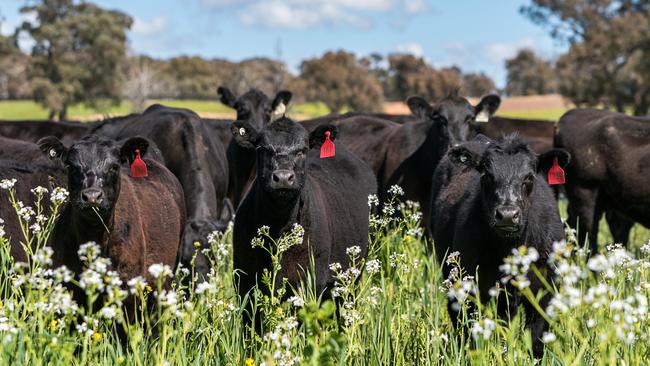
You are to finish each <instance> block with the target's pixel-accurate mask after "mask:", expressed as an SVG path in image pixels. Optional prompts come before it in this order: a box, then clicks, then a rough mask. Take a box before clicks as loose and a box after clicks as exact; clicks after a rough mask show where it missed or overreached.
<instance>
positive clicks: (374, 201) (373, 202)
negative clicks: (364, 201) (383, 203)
mask: <svg viewBox="0 0 650 366" xmlns="http://www.w3.org/2000/svg"><path fill="white" fill-rule="evenodd" d="M377 205H379V198H378V197H377V195H376V194H369V195H368V207H370V208H372V206H377Z"/></svg>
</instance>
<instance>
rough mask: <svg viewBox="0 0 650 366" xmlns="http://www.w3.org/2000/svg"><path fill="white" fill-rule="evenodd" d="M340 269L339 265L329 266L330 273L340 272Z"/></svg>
mask: <svg viewBox="0 0 650 366" xmlns="http://www.w3.org/2000/svg"><path fill="white" fill-rule="evenodd" d="M342 268H343V267H342V266H341V263H338V262H335V263H332V264H330V271H332V272H340V271H341V269H342Z"/></svg>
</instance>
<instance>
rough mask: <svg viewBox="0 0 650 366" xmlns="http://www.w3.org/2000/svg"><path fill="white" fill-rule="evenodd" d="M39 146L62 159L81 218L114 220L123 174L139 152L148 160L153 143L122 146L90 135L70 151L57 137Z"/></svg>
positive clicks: (132, 142) (130, 142)
mask: <svg viewBox="0 0 650 366" xmlns="http://www.w3.org/2000/svg"><path fill="white" fill-rule="evenodd" d="M38 145H39V147H40V148H41V151H43V152H44V153H45V154H47V156H49V157H50V158H51V159H60V160H61V161H62V162H63V164H64V165H65V168H66V170H67V172H68V190H69V192H70V203H71V204H72V206H73V207H74V208H75V209H77V210H78V211H79V212H80V213H81V214H87V215H96V212H97V213H99V214H100V215H101V216H102V218H107V217H109V216H110V214H111V212H112V211H113V208H114V207H115V203H116V202H117V197H118V196H119V194H120V170H121V168H122V167H128V166H129V164H131V163H132V162H133V160H134V159H135V151H136V149H139V150H140V155H141V156H142V157H144V156H145V155H146V154H147V149H148V148H149V141H148V140H146V139H145V138H142V137H132V138H129V139H127V140H124V141H122V142H117V141H114V140H109V139H106V138H103V137H100V136H97V135H89V136H86V137H84V138H83V139H81V140H79V141H78V142H76V143H74V144H73V145H72V146H70V147H69V148H68V147H66V146H64V145H63V143H61V141H59V139H58V138H56V137H54V136H50V137H44V138H42V139H40V140H39V141H38Z"/></svg>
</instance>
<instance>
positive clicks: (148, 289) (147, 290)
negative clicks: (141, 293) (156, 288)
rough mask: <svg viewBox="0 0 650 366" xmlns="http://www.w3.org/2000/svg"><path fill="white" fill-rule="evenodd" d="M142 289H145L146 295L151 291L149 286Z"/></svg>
mask: <svg viewBox="0 0 650 366" xmlns="http://www.w3.org/2000/svg"><path fill="white" fill-rule="evenodd" d="M144 289H145V293H147V294H148V293H150V292H151V291H153V289H152V288H151V286H149V285H147V287H145V288H144Z"/></svg>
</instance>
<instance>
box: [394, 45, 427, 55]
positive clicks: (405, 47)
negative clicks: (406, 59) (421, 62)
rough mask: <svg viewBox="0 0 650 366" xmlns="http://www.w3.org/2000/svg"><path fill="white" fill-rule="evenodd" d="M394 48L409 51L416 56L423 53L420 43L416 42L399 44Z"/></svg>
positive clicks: (403, 51)
mask: <svg viewBox="0 0 650 366" xmlns="http://www.w3.org/2000/svg"><path fill="white" fill-rule="evenodd" d="M396 49H397V52H399V53H409V54H411V55H413V56H417V57H422V56H423V55H424V49H423V48H422V45H421V44H419V43H416V42H410V43H404V44H400V45H398V46H397V47H396Z"/></svg>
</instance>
